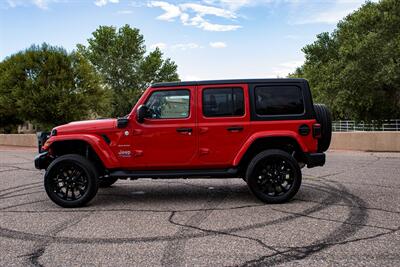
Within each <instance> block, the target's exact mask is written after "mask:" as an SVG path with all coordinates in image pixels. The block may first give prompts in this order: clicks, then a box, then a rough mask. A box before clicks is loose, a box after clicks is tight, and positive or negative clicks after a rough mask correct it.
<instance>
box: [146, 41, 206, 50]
mask: <svg viewBox="0 0 400 267" xmlns="http://www.w3.org/2000/svg"><path fill="white" fill-rule="evenodd" d="M157 47H158V48H159V49H161V50H166V49H169V50H189V49H197V48H203V47H202V46H201V45H199V44H196V43H177V44H173V45H168V44H166V43H163V42H159V43H155V44H152V45H151V46H150V48H151V49H156V48H157Z"/></svg>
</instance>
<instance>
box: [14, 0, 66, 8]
mask: <svg viewBox="0 0 400 267" xmlns="http://www.w3.org/2000/svg"><path fill="white" fill-rule="evenodd" d="M56 2H59V0H7V4H8V6H9V7H11V8H14V7H17V6H27V5H34V6H36V7H38V8H40V9H43V10H47V9H49V4H50V3H56Z"/></svg>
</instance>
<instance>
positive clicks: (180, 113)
mask: <svg viewBox="0 0 400 267" xmlns="http://www.w3.org/2000/svg"><path fill="white" fill-rule="evenodd" d="M189 103H190V92H189V90H168V91H165V90H163V91H156V92H153V93H152V94H151V96H150V98H149V99H148V100H147V102H146V106H147V107H148V108H149V110H150V114H151V118H152V119H178V118H187V117H189V112H190V111H189V110H190V106H189Z"/></svg>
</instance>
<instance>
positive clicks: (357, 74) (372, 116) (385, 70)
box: [291, 0, 400, 121]
mask: <svg viewBox="0 0 400 267" xmlns="http://www.w3.org/2000/svg"><path fill="white" fill-rule="evenodd" d="M399 25H400V1H397V0H381V1H380V2H378V3H371V2H367V3H365V4H364V5H363V6H362V7H361V8H360V9H359V10H357V11H355V12H354V13H352V14H350V15H348V16H347V17H346V18H344V19H343V20H342V21H341V22H339V23H338V25H337V28H336V29H335V31H334V32H333V33H331V34H329V33H322V34H320V35H318V36H317V40H316V41H315V42H314V43H312V44H310V45H307V46H305V47H304V48H303V50H302V51H303V52H304V53H305V58H306V61H305V63H304V65H303V66H302V67H301V68H299V69H297V70H296V72H295V73H293V74H291V76H293V77H304V78H306V79H308V80H309V82H310V85H311V86H312V89H313V94H314V96H315V98H316V101H320V102H324V103H327V104H328V105H329V106H330V107H331V109H332V111H333V114H334V117H335V118H336V119H356V120H368V121H369V120H382V119H389V118H397V117H398V116H399V115H400V27H399Z"/></svg>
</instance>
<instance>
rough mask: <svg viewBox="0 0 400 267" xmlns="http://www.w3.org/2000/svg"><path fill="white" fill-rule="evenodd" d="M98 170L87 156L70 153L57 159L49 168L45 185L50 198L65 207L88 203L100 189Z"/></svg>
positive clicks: (45, 177)
mask: <svg viewBox="0 0 400 267" xmlns="http://www.w3.org/2000/svg"><path fill="white" fill-rule="evenodd" d="M97 176H98V175H97V172H96V169H95V168H94V166H93V164H92V163H91V162H90V161H89V160H87V159H86V158H84V157H82V156H80V155H75V154H69V155H64V156H61V157H59V158H57V159H55V160H54V161H53V162H52V163H51V164H50V165H49V167H48V168H47V171H46V174H45V176H44V187H45V189H46V193H47V195H48V196H49V198H50V199H51V200H52V201H53V202H54V203H56V204H57V205H59V206H61V207H64V208H76V207H81V206H84V205H85V204H87V203H88V202H89V201H90V200H92V199H93V197H94V196H95V195H96V193H97V190H98V181H97V179H98V178H97Z"/></svg>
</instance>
